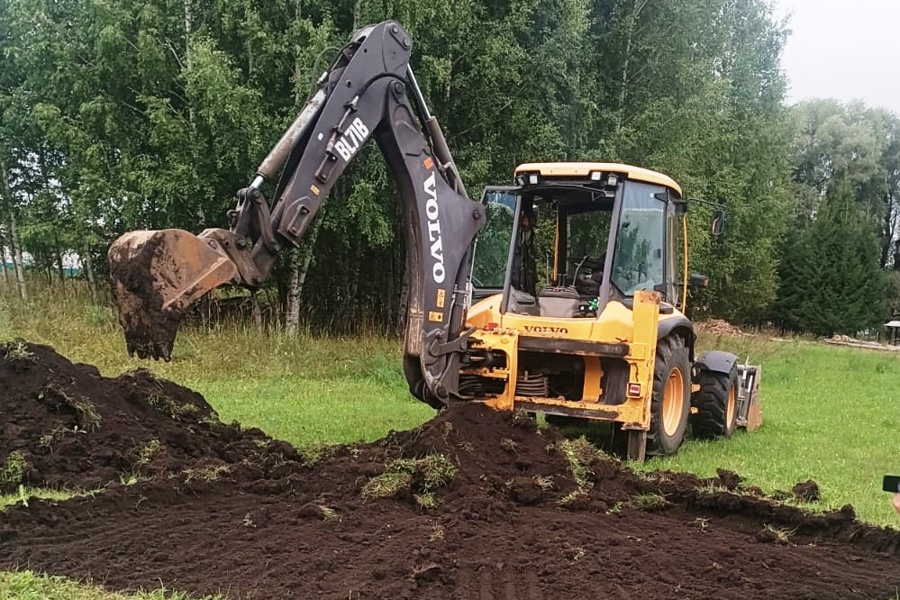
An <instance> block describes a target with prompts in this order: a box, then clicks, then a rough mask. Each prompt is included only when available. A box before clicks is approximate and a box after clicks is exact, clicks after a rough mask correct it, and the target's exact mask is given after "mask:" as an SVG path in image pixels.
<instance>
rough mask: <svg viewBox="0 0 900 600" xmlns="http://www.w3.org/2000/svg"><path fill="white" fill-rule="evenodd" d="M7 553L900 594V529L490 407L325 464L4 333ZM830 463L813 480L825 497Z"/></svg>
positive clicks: (355, 589) (491, 583) (301, 594)
mask: <svg viewBox="0 0 900 600" xmlns="http://www.w3.org/2000/svg"><path fill="white" fill-rule="evenodd" d="M0 390H2V391H0V415H2V424H3V427H2V432H0V465H2V467H0V468H2V472H0V486H2V490H3V491H4V492H14V491H16V490H17V489H19V486H20V485H23V486H34V487H51V488H60V489H67V490H77V491H82V492H91V493H89V494H87V495H83V496H79V497H74V498H71V499H69V500H65V501H41V500H35V499H31V500H29V501H28V505H27V506H24V505H17V506H14V507H10V508H7V509H6V510H5V511H3V512H0V568H3V569H14V568H29V569H34V570H38V571H42V572H46V573H50V574H54V575H65V576H68V577H72V578H77V579H82V578H91V579H92V580H93V581H95V582H98V583H102V584H103V585H105V586H107V587H108V588H110V589H115V590H130V589H137V588H145V589H147V588H158V587H160V586H161V585H163V586H165V587H166V588H167V589H170V590H178V591H184V592H188V593H191V594H196V595H203V594H212V593H222V594H224V595H225V596H226V597H227V598H235V599H237V598H241V599H253V598H266V599H280V598H284V599H287V598H335V599H342V600H346V599H348V598H350V599H353V598H374V599H381V598H384V599H387V598H391V599H397V598H478V599H490V598H504V599H513V598H516V599H519V598H524V599H539V598H546V599H550V598H553V599H557V598H573V599H574V598H634V597H641V596H648V597H649V596H651V595H653V596H659V595H671V596H673V597H678V598H710V597H716V598H735V599H738V598H740V599H742V600H745V599H748V598H810V599H813V598H815V599H827V598H882V599H887V598H895V597H896V594H897V593H898V589H900V533H898V532H897V531H894V530H889V529H886V528H876V527H870V526H866V525H864V524H862V523H860V522H858V521H857V520H856V519H855V516H854V513H853V509H852V507H849V506H848V507H844V508H843V509H841V510H838V511H833V512H829V513H824V514H812V513H808V512H804V511H802V510H800V509H798V508H795V507H792V506H787V505H784V504H783V503H779V502H778V501H775V500H773V499H770V498H767V497H765V496H764V495H763V494H762V493H761V492H760V491H759V490H757V489H754V488H745V487H743V486H742V485H741V481H740V478H739V477H738V476H737V475H735V474H734V473H729V472H726V471H721V472H720V474H719V477H718V478H714V479H700V478H698V477H696V476H693V475H689V474H676V473H670V472H658V473H653V474H636V473H634V472H632V471H630V470H629V469H627V468H625V467H624V466H623V465H622V464H621V463H619V462H618V461H616V460H614V459H610V458H608V457H605V456H603V455H601V454H600V453H598V452H597V451H596V450H594V449H593V448H592V447H591V446H589V445H587V444H585V443H581V442H578V441H570V440H565V439H564V438H562V437H561V436H560V435H559V434H558V433H557V431H556V430H555V429H552V428H548V429H538V428H537V427H536V425H535V423H534V422H533V421H532V420H530V419H528V418H523V417H521V416H517V415H512V414H501V413H497V412H493V411H490V410H488V409H485V408H484V407H482V406H480V405H462V406H459V407H457V408H454V409H453V410H450V411H446V412H444V413H442V414H440V415H438V416H437V417H436V418H435V419H433V420H431V421H429V422H428V423H426V424H425V425H423V426H422V427H420V428H418V429H415V430H412V431H405V432H391V433H390V434H389V435H388V436H387V437H385V438H384V439H382V440H379V441H377V442H373V443H369V444H359V445H353V446H341V447H336V448H333V449H332V450H331V451H330V452H328V453H327V454H326V455H325V456H323V457H319V458H318V459H317V460H316V461H315V462H310V461H309V460H306V459H305V458H304V456H302V455H301V454H300V453H298V452H297V451H295V450H294V449H293V448H292V447H291V446H290V445H289V444H287V443H285V442H280V441H277V440H273V439H271V438H269V437H268V436H266V435H265V434H264V433H263V432H261V431H259V430H255V429H243V428H241V427H240V426H238V425H237V424H231V425H228V424H223V423H221V422H219V420H218V418H217V416H216V414H215V411H214V410H213V409H212V408H211V407H210V405H209V404H208V403H207V402H206V401H205V400H204V399H203V397H202V396H200V395H199V394H197V393H196V392H192V391H191V390H188V389H186V388H184V387H181V386H178V385H176V384H174V383H172V382H168V381H163V380H159V379H156V378H155V377H153V376H152V375H151V374H150V373H149V372H147V371H140V370H139V371H135V372H133V373H129V374H125V375H122V376H120V377H117V378H115V379H110V378H104V377H101V376H100V374H99V373H98V371H97V370H96V369H95V368H94V367H91V366H90V365H84V364H72V363H71V362H69V361H68V360H66V359H65V358H64V357H62V356H60V355H59V354H57V353H56V352H54V351H53V350H52V349H51V348H48V347H46V346H38V345H31V344H25V343H18V344H16V343H14V344H10V345H7V346H6V347H5V348H4V349H3V350H2V351H0ZM814 485H815V484H814V482H807V483H806V484H803V485H802V486H799V487H798V488H797V489H795V494H797V495H801V494H804V495H806V496H807V497H808V498H812V497H813V496H815V495H817V494H818V489H817V488H814Z"/></svg>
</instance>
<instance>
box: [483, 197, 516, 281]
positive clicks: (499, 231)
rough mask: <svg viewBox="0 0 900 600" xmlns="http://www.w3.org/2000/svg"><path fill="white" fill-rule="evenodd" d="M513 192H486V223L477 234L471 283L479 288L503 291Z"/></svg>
mask: <svg viewBox="0 0 900 600" xmlns="http://www.w3.org/2000/svg"><path fill="white" fill-rule="evenodd" d="M517 198H518V196H517V195H516V194H514V193H512V192H506V191H496V190H488V191H486V192H485V197H484V208H485V213H486V217H487V222H486V223H485V226H484V227H483V228H482V230H481V232H480V233H479V234H478V243H477V245H476V247H475V259H474V263H473V265H472V283H474V284H475V285H476V286H477V287H479V288H489V289H502V288H503V283H504V280H505V279H506V263H507V260H508V258H509V246H510V241H511V240H512V229H513V224H514V223H515V215H516V200H517Z"/></svg>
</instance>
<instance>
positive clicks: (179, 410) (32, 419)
mask: <svg viewBox="0 0 900 600" xmlns="http://www.w3.org/2000/svg"><path fill="white" fill-rule="evenodd" d="M0 390H2V392H0V414H2V415H3V428H2V430H0V493H9V492H15V491H16V490H17V488H18V486H19V485H25V486H31V487H39V486H42V487H51V488H67V489H85V490H86V489H92V488H96V487H100V486H104V485H106V484H108V483H110V482H118V481H128V480H134V479H136V478H142V477H154V476H161V475H165V474H171V473H180V472H182V471H184V470H187V469H191V468H193V469H199V470H215V469H224V468H228V466H229V465H231V464H234V463H236V462H239V461H241V460H243V459H244V458H245V457H246V456H247V455H248V454H253V453H259V452H261V451H268V452H276V453H280V454H281V455H282V456H283V457H284V459H286V460H298V459H299V456H298V455H297V453H296V452H295V451H294V450H293V448H291V447H290V446H289V445H288V444H281V443H277V442H273V441H272V440H270V439H269V438H268V437H267V436H265V435H264V434H263V433H262V432H261V431H259V430H249V431H244V430H241V428H240V427H239V426H237V425H224V424H222V423H220V422H219V420H218V417H217V415H216V413H215V411H214V410H213V409H212V407H211V406H209V404H207V402H206V400H204V399H203V397H202V396H201V395H200V394H198V393H196V392H193V391H191V390H189V389H187V388H184V387H181V386H179V385H176V384H174V383H172V382H170V381H165V380H160V379H156V378H155V377H154V376H153V375H152V374H151V373H150V372H149V371H146V370H141V369H138V370H136V371H133V372H130V373H127V374H125V375H122V376H120V377H117V378H115V379H109V378H104V377H101V376H100V373H99V371H97V369H96V368H94V367H92V366H90V365H83V364H72V363H71V362H70V361H68V360H67V359H65V358H64V357H62V356H60V355H59V354H57V353H56V352H54V351H53V350H52V349H51V348H49V347H47V346H40V345H32V344H25V343H23V342H13V343H10V344H7V345H5V346H4V347H2V348H0Z"/></svg>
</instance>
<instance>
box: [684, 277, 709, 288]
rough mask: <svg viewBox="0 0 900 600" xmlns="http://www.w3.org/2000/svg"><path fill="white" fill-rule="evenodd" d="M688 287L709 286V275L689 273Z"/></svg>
mask: <svg viewBox="0 0 900 600" xmlns="http://www.w3.org/2000/svg"><path fill="white" fill-rule="evenodd" d="M688 287H689V288H691V289H695V290H696V289H699V288H706V287H709V277H707V276H706V275H698V274H697V273H691V276H690V278H688Z"/></svg>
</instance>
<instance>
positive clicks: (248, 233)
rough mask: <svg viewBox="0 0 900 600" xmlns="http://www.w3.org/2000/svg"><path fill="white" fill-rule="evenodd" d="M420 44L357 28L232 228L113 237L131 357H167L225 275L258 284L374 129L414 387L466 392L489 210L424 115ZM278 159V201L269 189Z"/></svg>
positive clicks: (395, 29) (431, 396)
mask: <svg viewBox="0 0 900 600" xmlns="http://www.w3.org/2000/svg"><path fill="white" fill-rule="evenodd" d="M411 49H412V40H411V38H410V36H409V34H408V33H407V32H406V31H405V30H404V29H403V28H402V27H401V26H400V25H399V24H397V23H395V22H392V21H387V22H384V23H380V24H378V25H373V26H369V27H366V28H364V29H362V30H360V31H359V32H357V34H356V35H355V36H354V37H353V39H352V41H351V42H350V44H348V45H347V46H346V47H345V48H344V49H343V50H342V51H341V53H340V55H339V57H338V59H337V60H336V61H335V63H334V65H333V66H332V68H331V69H330V70H329V71H328V72H327V73H325V75H323V77H322V78H321V79H320V82H319V86H320V87H319V89H318V90H317V92H316V93H315V94H314V95H313V97H312V98H311V100H310V101H309V103H308V104H307V106H306V107H305V108H304V109H303V111H301V113H300V115H299V116H298V118H297V120H296V121H295V122H294V124H293V125H291V127H290V128H289V129H288V130H287V131H286V132H285V134H284V135H283V136H282V138H281V140H279V142H278V144H276V146H275V147H274V148H273V149H272V151H271V152H270V153H269V155H268V156H267V157H266V158H265V160H264V161H263V162H262V164H261V165H260V167H259V169H258V172H257V176H256V178H255V179H254V181H253V183H252V184H251V185H250V186H249V187H247V188H245V189H243V190H241V191H240V192H238V205H237V207H236V208H235V210H233V211H230V213H229V225H230V228H229V229H228V230H225V229H208V230H206V231H204V232H203V233H201V234H200V235H199V236H193V235H192V234H189V233H188V232H184V231H181V230H163V231H156V232H131V233H128V234H125V235H124V236H122V238H120V239H119V240H117V241H116V242H115V243H114V244H113V246H112V247H111V248H110V253H109V259H110V263H111V274H112V283H113V294H114V299H115V301H116V304H117V307H118V309H119V318H120V322H121V323H122V325H123V327H124V328H125V336H126V341H127V343H128V347H129V351H130V352H136V353H138V355H139V356H141V357H146V356H152V357H155V358H160V357H162V358H168V357H169V356H170V353H171V348H172V344H173V342H174V337H175V331H177V324H178V322H179V321H180V319H181V317H182V316H183V314H184V311H185V310H186V309H187V308H188V306H189V305H190V304H191V303H192V302H194V301H195V300H196V299H198V298H199V297H200V296H202V295H203V294H205V293H206V292H208V291H210V290H212V289H214V288H215V287H218V286H220V285H224V284H229V283H230V284H238V285H244V286H248V287H255V286H259V285H261V284H262V283H263V282H264V281H265V280H266V278H267V277H268V275H269V273H270V272H271V269H272V267H273V265H274V263H275V259H276V256H277V255H278V253H279V252H280V251H281V250H282V249H283V248H284V247H286V246H290V245H294V246H296V245H298V244H299V243H300V242H301V240H302V239H303V236H304V234H305V232H306V231H307V230H308V228H309V226H310V224H311V222H312V221H313V219H314V218H315V216H316V213H317V212H318V210H319V209H320V208H321V206H322V205H323V203H324V201H325V198H326V197H327V195H328V193H329V191H330V190H331V188H332V186H333V185H334V183H335V182H336V181H337V179H338V178H339V177H340V176H341V175H342V174H343V172H344V170H345V169H346V168H347V165H348V164H349V162H350V161H351V160H352V159H353V158H354V157H355V156H356V155H357V153H358V152H359V150H360V149H361V148H362V147H363V145H364V144H365V143H366V142H367V141H368V140H369V139H370V138H374V140H375V141H376V143H377V144H378V146H379V148H380V149H381V152H382V154H383V155H384V157H385V160H386V162H387V164H388V165H389V168H390V171H391V173H392V174H393V176H394V179H395V180H396V184H397V188H398V190H399V192H400V197H401V200H402V205H403V213H404V215H403V219H404V237H405V243H406V250H407V252H406V254H407V274H408V285H409V302H408V313H407V325H406V327H407V330H406V337H405V361H404V371H405V372H406V376H407V379H408V380H409V383H410V389H411V391H412V392H413V394H414V395H416V396H417V397H419V398H420V399H423V400H425V401H427V402H429V403H431V404H432V405H435V406H438V405H440V404H445V403H446V402H448V401H449V399H450V398H451V397H452V396H453V395H455V394H456V393H457V390H458V380H457V377H458V371H459V359H460V355H461V353H462V352H463V351H464V350H465V348H466V338H467V337H468V332H466V331H463V325H464V321H465V312H466V308H467V287H468V276H469V265H470V262H471V249H472V246H473V242H474V240H475V236H476V234H477V232H478V230H479V229H480V228H481V226H482V224H483V223H484V210H483V208H482V207H481V205H480V204H479V203H477V202H473V201H471V200H469V199H468V197H467V196H466V193H465V189H464V187H463V186H462V183H461V181H460V178H459V174H458V172H457V170H456V167H455V165H454V164H453V160H452V157H451V156H450V152H449V150H448V149H447V144H446V141H445V140H444V137H443V134H442V133H441V130H440V127H439V125H438V124H437V121H436V119H434V117H432V116H431V115H430V114H429V113H428V109H427V107H426V106H425V103H424V100H423V99H422V96H421V93H420V92H419V90H418V86H417V84H416V82H415V77H414V76H413V74H412V71H411V69H410V68H409V58H410V52H411ZM411 98H412V102H411ZM416 109H418V111H419V112H418V114H417V110H416ZM423 129H424V131H423ZM282 166H283V167H284V169H283V174H282V181H281V182H280V183H279V185H278V187H277V189H276V192H275V203H274V206H273V207H272V208H271V210H270V209H269V203H268V201H267V200H266V199H265V197H264V196H263V193H262V190H261V188H262V186H263V183H264V182H265V181H273V180H274V178H275V175H276V174H277V172H278V170H279V169H281V168H282Z"/></svg>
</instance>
